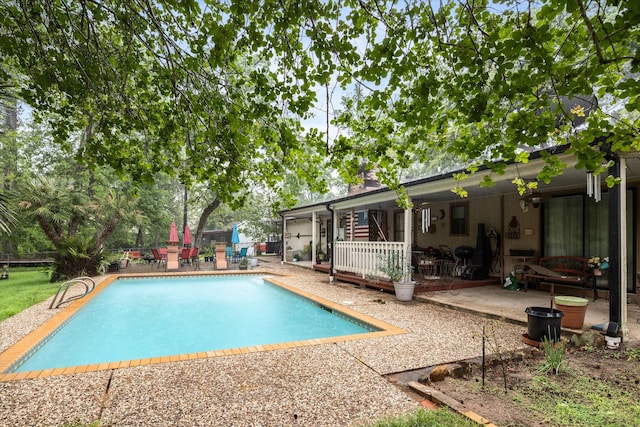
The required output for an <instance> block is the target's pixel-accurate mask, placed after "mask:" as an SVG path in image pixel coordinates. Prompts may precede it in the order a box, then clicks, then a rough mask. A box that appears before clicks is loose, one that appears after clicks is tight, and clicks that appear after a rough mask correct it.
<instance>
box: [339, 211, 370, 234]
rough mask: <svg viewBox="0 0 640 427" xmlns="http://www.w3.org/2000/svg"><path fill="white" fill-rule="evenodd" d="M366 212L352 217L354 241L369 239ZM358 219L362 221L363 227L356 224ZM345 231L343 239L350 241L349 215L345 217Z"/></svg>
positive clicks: (357, 213)
mask: <svg viewBox="0 0 640 427" xmlns="http://www.w3.org/2000/svg"><path fill="white" fill-rule="evenodd" d="M367 213H368V212H367V211H360V212H356V213H355V215H354V216H353V221H354V223H353V238H354V239H367V240H368V239H369V218H368V216H367ZM358 218H361V219H363V221H362V222H363V223H364V225H360V224H359V223H358ZM346 225H347V229H346V230H345V238H346V239H347V240H349V239H351V214H349V215H347V224H346Z"/></svg>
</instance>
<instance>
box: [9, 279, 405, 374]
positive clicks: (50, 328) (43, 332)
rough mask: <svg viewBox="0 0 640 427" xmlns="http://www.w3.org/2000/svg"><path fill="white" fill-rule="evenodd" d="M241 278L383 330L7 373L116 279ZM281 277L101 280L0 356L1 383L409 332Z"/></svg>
mask: <svg viewBox="0 0 640 427" xmlns="http://www.w3.org/2000/svg"><path fill="white" fill-rule="evenodd" d="M238 275H252V276H255V275H264V276H268V280H269V282H271V283H273V284H275V285H277V286H279V287H281V288H283V289H286V290H288V291H290V292H293V293H295V294H297V295H300V296H302V297H304V298H307V299H309V300H311V301H313V302H315V303H317V304H320V305H322V306H324V307H327V308H329V309H331V310H335V311H338V312H340V313H342V314H344V315H347V316H350V317H352V318H354V319H356V320H357V321H360V322H364V323H366V324H369V325H371V326H374V327H375V328H377V329H380V330H379V331H372V332H365V333H360V334H353V335H342V336H336V337H327V338H317V339H310V340H300V341H291V342H283V343H276V344H264V345H257V346H250V347H239V348H230V349H224V350H212V351H206V352H197V353H187V354H177V355H171V356H161V357H151V358H144V359H134V360H124V361H119V362H109V363H100V364H92V365H80V366H69V367H65V368H51V369H45V370H36V371H26V372H13V373H4V372H5V371H7V370H8V369H10V368H11V367H12V366H13V365H14V364H15V363H17V362H18V361H20V359H22V358H23V357H25V356H27V355H28V354H29V353H30V352H32V351H34V350H35V349H36V348H37V347H38V346H39V345H40V344H41V343H42V342H43V341H44V340H45V339H46V338H47V337H48V336H49V335H50V334H51V333H53V332H54V331H55V330H56V329H57V328H59V327H60V326H62V325H63V324H64V323H65V322H66V321H67V320H68V319H69V318H70V317H71V316H73V315H74V314H75V313H76V312H77V311H78V310H79V309H80V308H82V307H83V306H84V305H85V304H87V303H88V302H89V301H91V299H92V298H93V297H94V296H95V295H97V294H99V293H100V292H101V291H102V290H103V289H104V288H106V287H107V286H109V285H110V284H111V283H113V282H114V281H115V280H117V279H119V278H136V277H140V278H147V277H168V276H238ZM278 277H288V275H282V274H277V273H273V272H272V271H262V270H251V271H247V272H238V271H234V272H228V271H225V272H209V271H203V272H175V273H167V272H159V273H148V274H113V275H109V276H108V277H106V278H105V280H103V281H101V282H100V283H98V284H97V285H96V287H95V290H94V291H93V292H91V293H90V294H88V295H86V296H85V297H83V298H80V299H77V300H75V301H72V302H71V303H70V304H69V305H68V306H66V307H64V308H62V309H61V310H60V312H58V313H56V314H55V315H53V317H51V318H50V319H49V320H47V321H46V322H44V323H43V324H41V325H40V326H38V327H37V328H36V329H35V330H33V331H32V332H30V333H29V334H27V335H26V336H25V337H23V338H21V339H20V340H19V341H18V342H16V343H15V344H13V345H12V346H10V347H9V348H8V349H6V350H5V351H4V352H2V353H0V382H8V381H17V380H23V379H32V378H43V377H49V376H58V375H71V374H79V373H85V372H96V371H104V370H111V369H120V368H128V367H135V366H143V365H150V364H159V363H170V362H179V361H184V360H195V359H206V358H211V357H221V356H234V355H241V354H248V353H257V352H264V351H273V350H282V349H291V348H297V347H306V346H312V345H321V344H335V343H339V342H345V341H353V340H362V339H369V338H378V337H387V336H392V335H400V334H406V333H407V331H405V330H404V329H402V328H399V327H396V326H394V325H391V324H389V323H387V322H383V321H381V320H378V319H375V318H373V317H371V316H367V315H365V314H363V313H360V312H357V311H355V310H352V309H350V308H348V307H346V306H344V305H341V304H338V303H335V302H333V301H329V300H327V299H324V298H322V297H319V296H317V295H314V294H311V293H309V292H306V291H304V290H301V289H298V288H295V287H293V286H289V285H287V284H285V283H283V282H281V281H279V280H278V279H277V278H278Z"/></svg>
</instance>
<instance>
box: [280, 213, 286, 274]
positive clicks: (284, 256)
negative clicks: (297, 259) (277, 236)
mask: <svg viewBox="0 0 640 427" xmlns="http://www.w3.org/2000/svg"><path fill="white" fill-rule="evenodd" d="M281 249H282V251H281V252H282V258H281V259H280V263H281V264H284V262H285V261H286V259H287V217H286V216H283V217H282V244H281Z"/></svg>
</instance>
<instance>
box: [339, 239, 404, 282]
mask: <svg viewBox="0 0 640 427" xmlns="http://www.w3.org/2000/svg"><path fill="white" fill-rule="evenodd" d="M408 249H409V248H408V247H406V246H405V243H404V242H346V241H338V242H333V268H334V270H337V271H346V272H349V273H355V274H357V275H360V276H362V277H363V278H365V277H367V276H375V277H387V275H386V274H384V273H383V272H382V271H380V269H379V268H380V265H381V264H382V263H383V262H384V261H385V260H387V259H389V257H395V259H404V260H410V259H411V258H409V257H408V254H409V250H408ZM405 264H406V263H405ZM405 268H406V269H407V271H406V274H407V275H409V273H410V272H409V271H408V268H407V266H406V265H405Z"/></svg>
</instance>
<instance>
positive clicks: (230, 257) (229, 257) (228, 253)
mask: <svg viewBox="0 0 640 427" xmlns="http://www.w3.org/2000/svg"><path fill="white" fill-rule="evenodd" d="M225 259H226V260H227V262H235V261H234V257H233V248H232V247H231V246H227V248H226V250H225Z"/></svg>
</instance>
